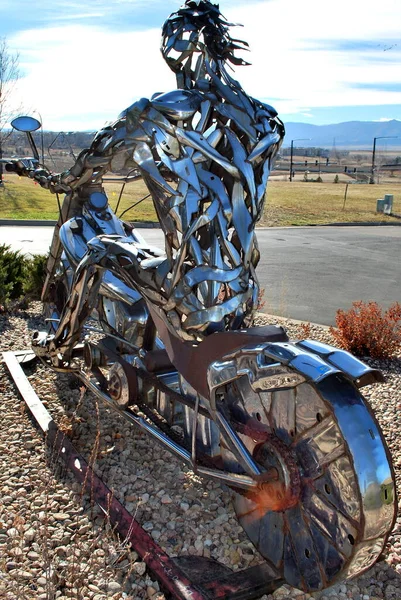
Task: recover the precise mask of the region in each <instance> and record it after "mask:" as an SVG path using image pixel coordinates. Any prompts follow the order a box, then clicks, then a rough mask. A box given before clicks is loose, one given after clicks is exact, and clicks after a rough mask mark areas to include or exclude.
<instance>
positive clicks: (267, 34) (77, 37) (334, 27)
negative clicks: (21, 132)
mask: <svg viewBox="0 0 401 600" xmlns="http://www.w3.org/2000/svg"><path fill="white" fill-rule="evenodd" d="M1 4H2V11H1V21H0V36H5V37H7V40H8V43H9V45H10V46H11V47H12V48H13V49H15V50H16V51H18V52H19V54H20V66H21V70H22V75H23V76H22V78H21V80H20V82H19V86H18V90H17V94H16V96H15V103H16V104H17V103H18V102H20V100H21V99H22V100H23V102H24V105H25V107H26V108H27V109H28V110H33V109H36V110H37V111H38V112H39V113H40V115H41V116H42V118H43V124H44V127H45V128H46V129H63V130H67V131H68V130H73V129H98V128H100V127H102V126H103V125H104V123H105V122H106V121H111V120H113V119H115V118H116V116H117V115H118V114H119V113H120V112H121V111H122V110H123V109H124V108H125V107H126V106H128V105H130V104H131V103H132V102H133V101H134V100H136V99H138V98H140V97H142V96H150V95H152V93H154V92H156V91H166V90H169V89H172V88H174V87H175V79H174V76H173V75H172V73H171V72H170V70H169V69H168V67H167V66H166V65H165V64H164V62H163V59H162V58H161V55H160V52H159V44H160V28H161V25H162V23H163V21H164V20H165V19H166V17H167V16H168V15H169V14H170V12H172V11H174V10H176V9H177V8H178V7H179V6H180V5H181V1H180V0H178V1H176V0H170V1H166V0H163V1H162V0H114V1H105V0H91V1H90V3H83V2H78V1H77V0H75V1H72V0H65V1H63V2H61V0H41V2H40V3H34V2H32V0H2V3H1ZM219 4H220V9H221V11H222V12H223V14H224V15H225V16H226V17H227V18H228V19H229V20H230V21H232V22H239V23H243V25H244V27H243V28H241V29H239V28H237V29H236V30H234V31H233V33H234V37H240V38H242V39H245V40H247V41H248V42H249V43H250V45H251V53H250V54H249V55H247V58H248V59H249V60H250V61H251V62H252V66H250V67H239V68H237V70H236V73H235V76H236V77H237V78H238V79H239V80H240V81H241V83H242V84H243V87H244V88H245V90H246V91H247V92H248V93H250V94H251V95H253V96H256V97H258V98H260V99H261V100H265V101H267V102H269V103H271V104H273V105H274V106H275V107H276V108H277V110H278V111H279V114H280V116H281V117H282V118H283V120H284V121H303V122H308V123H313V124H317V125H319V124H327V123H337V122H341V121H352V120H376V121H380V120H388V119H398V120H401V68H400V66H401V33H400V30H401V28H400V26H401V1H400V0H381V1H380V3H378V2H376V1H374V0H337V1H336V2H335V3H324V2H322V0H303V1H302V2H301V1H300V0H259V1H255V0H247V2H245V0H241V1H240V0H221V1H220V3H219Z"/></svg>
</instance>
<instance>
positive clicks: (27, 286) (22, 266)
mask: <svg viewBox="0 0 401 600" xmlns="http://www.w3.org/2000/svg"><path fill="white" fill-rule="evenodd" d="M46 261H47V257H46V256H40V255H37V256H34V257H33V258H27V257H26V256H24V255H23V254H21V253H20V252H19V251H14V250H11V247H10V246H7V245H6V244H1V245H0V310H1V311H4V310H7V308H8V306H9V304H10V302H12V301H13V300H15V301H17V300H20V299H21V298H22V297H23V296H26V299H27V300H39V299H40V294H41V289H42V286H43V283H44V279H45V266H46Z"/></svg>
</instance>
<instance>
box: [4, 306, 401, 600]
mask: <svg viewBox="0 0 401 600" xmlns="http://www.w3.org/2000/svg"><path fill="white" fill-rule="evenodd" d="M40 309H41V307H40V304H39V303H36V304H34V305H32V307H31V309H30V310H29V311H27V312H25V313H22V312H21V313H15V314H14V315H13V316H8V317H7V316H0V334H1V337H0V351H5V350H17V349H22V348H24V347H27V346H29V334H28V330H33V329H36V328H37V327H39V322H40ZM261 321H263V322H269V323H273V322H280V324H284V326H286V327H287V328H288V330H289V334H290V336H293V337H303V336H302V332H300V329H299V325H297V324H292V323H291V322H289V321H287V320H283V319H275V318H270V317H269V318H267V317H265V316H263V317H261ZM310 337H313V338H315V339H320V340H322V341H329V342H330V341H332V340H331V339H330V335H329V333H328V331H327V329H325V328H320V327H317V326H312V332H311V335H310ZM372 364H374V365H375V366H379V367H380V368H381V369H382V370H383V371H384V373H385V375H386V383H385V384H383V385H380V386H370V387H369V388H365V396H366V397H368V399H369V400H370V402H371V404H372V406H373V408H374V410H375V413H376V416H377V418H378V420H379V422H380V424H381V426H382V428H383V431H384V434H385V436H386V439H387V442H388V444H389V446H390V449H391V451H392V453H393V458H394V463H395V468H396V471H397V472H398V470H399V469H400V468H401V453H400V450H399V447H398V440H399V439H400V437H401V422H400V419H398V418H397V409H399V408H401V360H400V359H398V360H392V361H381V362H380V363H379V362H378V361H375V362H374V363H372ZM28 373H29V377H30V380H31V383H32V385H33V386H34V388H35V390H36V391H37V393H38V394H39V396H40V398H41V399H42V400H43V401H44V403H45V404H46V406H47V408H48V410H49V411H50V412H51V414H52V415H53V417H54V419H55V420H56V421H57V422H58V423H59V424H60V426H61V427H62V428H63V430H64V431H70V433H71V437H72V441H73V443H74V445H75V447H76V448H77V449H78V451H79V452H81V453H82V454H83V455H84V456H85V457H86V458H87V459H90V458H92V460H93V462H94V467H95V469H96V471H97V472H98V474H99V475H100V476H101V477H102V479H103V480H104V481H105V483H106V484H107V485H108V486H109V487H110V488H112V489H113V490H114V493H115V495H116V497H117V498H118V499H119V500H120V501H122V502H123V503H124V505H125V506H126V508H127V509H128V510H129V511H130V512H132V513H133V514H135V516H136V518H137V519H138V521H139V522H140V523H141V524H142V526H143V527H144V528H145V530H147V531H149V532H151V535H152V536H153V538H154V539H155V540H156V541H157V542H158V543H159V544H160V545H161V546H162V548H164V549H165V550H166V551H167V552H168V553H169V554H170V555H177V554H181V553H183V554H193V555H200V556H210V557H213V558H216V559H218V560H219V561H221V562H223V563H224V564H226V565H228V566H230V567H231V568H233V569H243V568H246V567H248V566H250V565H254V564H257V563H258V562H259V561H260V557H259V556H258V554H257V552H255V550H254V548H253V546H252V544H251V543H250V542H249V541H248V539H247V537H246V535H245V534H244V532H243V531H242V529H241V528H240V527H239V525H238V524H237V521H236V519H235V515H234V511H233V508H232V505H231V502H230V494H229V492H228V491H227V490H224V489H222V488H221V487H220V486H219V485H217V484H215V483H211V482H208V481H206V480H201V479H199V478H198V477H197V476H195V475H194V474H193V473H192V472H191V471H189V470H188V469H187V468H186V467H184V466H183V465H182V464H181V463H180V462H179V461H178V460H176V459H174V458H173V457H172V456H171V455H170V454H168V453H167V452H165V451H163V450H161V449H160V447H159V446H157V445H155V444H153V443H152V442H151V440H149V439H148V438H147V437H145V436H143V435H142V434H141V433H140V432H137V431H136V430H134V429H133V428H132V427H131V426H129V425H128V424H127V423H126V422H125V421H124V420H123V419H122V418H120V417H119V416H118V415H116V414H114V413H111V412H110V411H108V410H107V409H106V408H104V407H103V406H102V405H101V404H99V405H98V404H97V401H96V398H95V397H94V396H93V395H92V394H89V393H87V392H86V393H82V391H81V390H80V389H79V383H78V382H77V381H76V380H75V379H74V378H73V377H71V376H66V375H56V374H55V373H52V372H51V371H50V370H48V369H45V368H44V367H42V366H41V365H37V366H36V367H35V368H34V369H31V370H30V371H28ZM0 410H1V414H2V417H1V421H0V457H1V460H0V598H5V599H7V600H13V599H20V598H21V599H29V600H30V599H37V598H40V599H46V600H50V599H53V598H60V599H61V600H63V599H64V598H76V599H81V598H82V599H86V598H89V599H92V598H93V599H95V600H103V599H104V598H114V599H120V598H121V599H122V598H127V599H129V598H132V599H136V598H138V599H140V598H153V599H154V600H161V599H162V598H163V597H164V596H163V594H162V593H161V592H160V591H159V586H158V584H157V582H155V581H154V580H152V578H151V576H149V574H148V573H147V572H146V567H145V564H144V563H143V562H142V561H140V560H139V559H138V557H137V555H136V554H135V552H131V551H129V550H128V549H127V548H125V547H124V546H123V545H122V544H121V543H120V542H119V541H118V540H117V539H116V536H115V535H114V534H113V532H112V531H111V530H110V527H108V526H107V523H106V526H104V525H103V519H102V517H101V516H100V514H99V512H98V510H97V509H96V507H91V506H90V503H89V501H88V500H87V499H85V498H82V497H81V494H80V486H79V484H77V483H75V482H74V480H73V478H72V477H71V476H70V475H69V474H68V473H65V472H64V471H63V470H62V469H60V467H59V466H58V465H57V464H56V461H54V460H53V457H52V456H51V454H50V453H49V452H48V451H46V449H45V446H44V443H43V441H42V437H41V435H40V434H39V433H38V430H37V427H36V426H35V424H34V423H33V422H32V420H31V419H30V417H29V415H27V414H26V412H25V410H24V405H23V403H22V402H21V400H20V398H19V396H18V393H17V392H16V390H15V388H14V385H13V383H12V380H11V379H10V377H9V375H8V373H7V372H6V369H5V367H4V365H0ZM400 535H401V521H400V519H398V521H397V524H396V528H395V530H394V532H393V533H392V535H391V537H390V539H389V543H388V545H387V548H386V551H385V554H384V556H383V559H382V560H381V561H380V562H379V563H377V564H376V565H375V566H374V567H373V568H372V569H371V570H370V571H369V572H368V573H366V574H364V575H363V576H362V577H360V578H359V579H357V580H353V581H348V582H343V583H340V584H338V585H336V586H334V587H333V588H331V589H329V590H325V591H324V592H320V593H318V594H314V596H313V597H314V598H319V599H320V600H326V599H329V598H330V599H331V600H332V599H333V598H339V599H346V598H353V599H354V600H369V599H371V600H374V599H377V598H386V599H401V538H400ZM267 598H268V599H269V600H271V599H273V598H297V599H298V600H303V599H306V598H312V596H310V595H308V594H304V593H302V592H299V591H298V590H294V589H293V588H290V587H289V586H283V587H282V588H280V589H279V590H277V591H276V592H275V594H274V595H270V596H264V597H263V599H264V600H267Z"/></svg>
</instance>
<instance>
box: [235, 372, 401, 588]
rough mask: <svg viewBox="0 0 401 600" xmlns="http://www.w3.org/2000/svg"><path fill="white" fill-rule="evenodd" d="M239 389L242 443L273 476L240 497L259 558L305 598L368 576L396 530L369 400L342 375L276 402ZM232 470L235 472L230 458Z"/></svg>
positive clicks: (384, 454) (390, 479)
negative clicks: (344, 581) (360, 575)
mask: <svg viewBox="0 0 401 600" xmlns="http://www.w3.org/2000/svg"><path fill="white" fill-rule="evenodd" d="M232 388H233V389H232V390H231V395H232V397H234V395H235V396H236V398H241V402H242V407H243V410H244V415H246V418H245V419H243V421H244V422H245V423H246V426H245V427H244V426H243V425H242V427H240V430H241V431H240V433H239V435H240V437H241V439H242V440H243V441H244V443H245V445H246V446H247V447H248V450H249V451H250V452H251V453H252V454H253V456H254V458H255V460H256V461H257V462H258V463H259V464H260V465H261V466H262V467H263V470H264V471H265V473H266V481H265V483H261V490H260V493H259V494H256V495H253V496H252V497H246V496H244V495H242V494H240V493H234V507H235V511H236V513H237V516H238V519H239V521H240V523H241V525H242V527H243V528H244V530H245V531H246V533H247V534H248V536H249V538H250V539H251V541H252V542H253V544H254V545H255V546H256V548H257V550H258V551H259V552H260V554H261V555H262V556H263V557H264V558H265V559H266V560H267V561H269V562H270V563H271V564H273V565H274V566H275V567H276V568H277V569H278V570H279V571H280V573H281V575H282V577H283V578H284V579H285V580H286V581H287V582H288V583H289V584H290V585H292V586H294V587H297V588H300V589H302V590H304V591H306V592H313V591H317V590H320V589H323V588H325V587H328V586H330V585H332V584H333V583H334V582H335V581H336V580H337V579H339V578H347V577H352V576H354V575H357V574H358V573H360V572H361V571H363V570H366V569H367V568H369V567H370V566H371V565H372V564H373V563H374V562H375V561H376V560H377V558H378V557H379V555H380V553H381V552H382V550H383V547H384V544H385V542H386V540H387V537H388V534H389V532H390V530H391V528H392V526H393V524H394V519H395V514H396V495H395V484H394V474H393V471H392V468H391V463H390V459H389V454H388V451H387V448H386V444H385V441H384V438H383V435H382V433H381V431H380V428H379V425H378V423H377V421H376V419H375V418H374V416H373V414H372V411H371V409H370V408H369V406H368V404H367V402H366V400H365V399H364V398H363V397H362V396H361V395H360V393H359V391H358V390H357V389H356V388H355V387H354V385H353V384H352V383H351V382H349V381H347V380H346V379H345V378H344V377H343V376H342V375H331V376H330V377H327V378H326V379H324V380H323V381H322V382H320V383H319V384H316V385H313V384H311V383H302V384H300V385H298V386H297V387H295V388H292V389H287V390H279V391H276V392H271V393H268V392H259V393H257V392H255V391H254V390H255V384H253V386H252V387H251V385H250V383H249V381H248V379H247V377H243V378H242V379H240V380H237V381H236V382H235V383H234V384H232ZM237 410H238V404H237ZM225 460H226V464H227V466H228V465H229V466H230V467H231V468H232V456H231V455H230V453H229V452H228V451H226V453H225Z"/></svg>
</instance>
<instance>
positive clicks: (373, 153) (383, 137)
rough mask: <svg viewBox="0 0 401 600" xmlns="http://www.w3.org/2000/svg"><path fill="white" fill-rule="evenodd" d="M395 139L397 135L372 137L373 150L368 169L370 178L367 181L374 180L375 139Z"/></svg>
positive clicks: (372, 181) (371, 181)
mask: <svg viewBox="0 0 401 600" xmlns="http://www.w3.org/2000/svg"><path fill="white" fill-rule="evenodd" d="M390 138H391V139H395V138H398V135H379V136H377V137H375V138H373V152H372V167H371V170H370V180H369V183H374V182H375V157H376V140H384V139H390Z"/></svg>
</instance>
